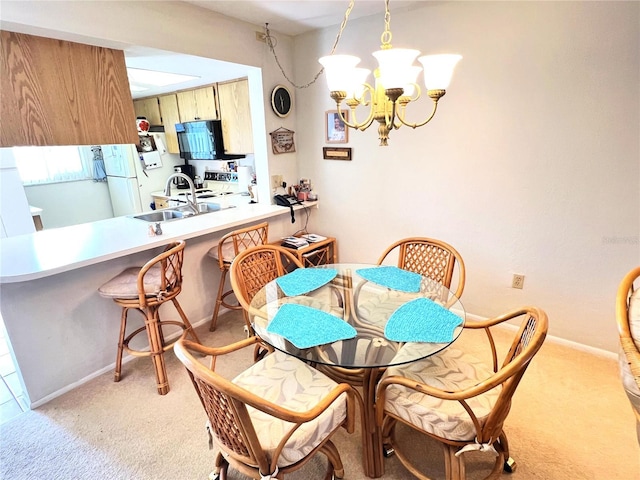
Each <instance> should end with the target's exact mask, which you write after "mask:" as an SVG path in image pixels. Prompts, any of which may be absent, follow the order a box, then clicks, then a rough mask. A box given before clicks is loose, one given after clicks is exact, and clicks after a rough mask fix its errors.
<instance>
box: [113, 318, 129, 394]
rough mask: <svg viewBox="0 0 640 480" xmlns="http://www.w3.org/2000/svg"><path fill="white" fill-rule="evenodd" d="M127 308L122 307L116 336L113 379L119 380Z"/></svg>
mask: <svg viewBox="0 0 640 480" xmlns="http://www.w3.org/2000/svg"><path fill="white" fill-rule="evenodd" d="M128 311H129V309H128V308H127V307H122V314H121V316H120V336H119V337H118V353H117V354H116V371H115V373H114V375H113V381H114V382H119V381H120V375H121V372H122V351H123V350H124V336H125V331H126V329H127V313H128Z"/></svg>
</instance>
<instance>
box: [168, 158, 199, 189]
mask: <svg viewBox="0 0 640 480" xmlns="http://www.w3.org/2000/svg"><path fill="white" fill-rule="evenodd" d="M173 170H174V171H175V172H180V173H184V174H185V175H187V176H188V177H189V178H190V179H191V180H193V178H194V177H195V169H194V168H193V165H187V164H186V163H185V164H184V165H176V166H175V167H174V168H173ZM173 184H174V185H175V186H176V188H179V189H186V188H189V183H188V182H187V181H186V180H185V179H184V178H181V177H176V178H174V179H173Z"/></svg>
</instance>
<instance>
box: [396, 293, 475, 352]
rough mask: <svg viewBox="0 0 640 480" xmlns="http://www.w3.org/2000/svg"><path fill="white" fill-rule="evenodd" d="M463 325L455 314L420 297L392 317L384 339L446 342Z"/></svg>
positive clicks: (403, 306) (406, 304) (450, 339)
mask: <svg viewBox="0 0 640 480" xmlns="http://www.w3.org/2000/svg"><path fill="white" fill-rule="evenodd" d="M460 324H462V319H461V318H460V317H458V316H457V315H456V314H455V313H453V312H450V311H449V310H447V309H446V308H444V307H442V306H440V305H438V304H437V303H435V302H434V301H433V300H429V299H428V298H416V299H415V300H411V301H409V302H407V303H405V304H404V305H402V306H401V307H400V308H398V309H397V310H396V311H395V312H393V313H392V314H391V317H389V321H388V322H387V325H386V327H385V329H384V336H385V337H387V338H388V339H389V340H394V341H396V342H429V343H446V342H451V341H452V340H453V331H454V329H455V328H456V327H457V326H458V325H460Z"/></svg>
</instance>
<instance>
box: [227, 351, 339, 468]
mask: <svg viewBox="0 0 640 480" xmlns="http://www.w3.org/2000/svg"><path fill="white" fill-rule="evenodd" d="M233 383H235V384H236V385H238V386H240V387H242V388H245V389H246V390H248V391H250V392H252V393H254V394H255V395H258V396H260V397H262V398H264V399H265V400H268V401H270V402H273V403H276V404H278V405H280V406H282V407H284V408H288V409H290V410H294V411H298V412H304V411H307V410H310V409H312V408H313V407H314V406H315V405H317V404H318V403H319V402H320V401H321V400H322V399H323V398H324V397H325V396H326V395H327V394H328V393H329V392H330V391H331V390H332V389H333V388H335V387H336V385H337V384H336V382H334V381H333V380H331V379H330V378H329V377H327V376H326V375H324V374H323V373H321V372H319V371H317V370H316V369H314V368H312V367H310V366H308V365H307V364H305V363H303V362H301V361H300V360H298V359H296V358H294V357H291V356H289V355H286V354H284V353H282V352H279V351H275V352H274V353H272V354H271V355H267V356H266V357H265V358H264V359H262V360H261V361H259V362H257V363H255V364H254V365H252V366H251V367H250V368H249V369H247V370H245V371H244V372H243V373H241V374H240V375H238V376H237V377H236V378H235V379H234V380H233ZM247 409H248V412H249V415H250V416H251V420H252V422H253V425H254V427H255V430H256V433H257V435H258V438H259V439H260V442H261V444H262V448H263V449H264V450H265V451H267V452H269V453H270V454H272V455H273V454H274V452H275V449H276V447H277V446H278V443H279V442H280V441H281V440H282V438H283V437H284V436H285V434H286V433H287V432H288V431H289V430H291V428H292V426H293V424H292V423H289V422H285V421H283V420H280V419H277V418H274V417H272V416H271V415H268V414H266V413H264V412H262V411H260V410H256V409H255V408H252V407H248V408H247ZM345 417H346V394H343V395H341V396H340V397H339V398H338V399H336V400H335V401H334V402H333V403H332V404H331V406H330V407H329V408H328V409H327V410H326V411H325V412H323V413H322V414H321V415H319V416H318V417H317V418H315V419H314V420H312V421H310V422H307V423H305V424H303V425H302V426H301V427H300V428H299V429H298V430H296V432H295V433H294V434H293V435H292V436H291V438H290V439H289V440H288V441H287V443H286V445H285V447H284V449H283V451H282V454H281V455H280V457H279V458H278V462H277V464H278V467H285V466H287V465H291V464H293V463H295V462H297V461H299V460H301V459H302V458H304V457H305V456H306V455H308V454H309V452H311V450H313V449H314V448H315V447H316V446H317V445H319V444H320V443H321V442H322V441H323V440H324V439H325V438H326V437H327V436H328V435H329V434H330V433H331V432H333V431H334V430H335V429H336V428H337V427H338V426H340V425H341V424H342V423H343V422H344V419H345Z"/></svg>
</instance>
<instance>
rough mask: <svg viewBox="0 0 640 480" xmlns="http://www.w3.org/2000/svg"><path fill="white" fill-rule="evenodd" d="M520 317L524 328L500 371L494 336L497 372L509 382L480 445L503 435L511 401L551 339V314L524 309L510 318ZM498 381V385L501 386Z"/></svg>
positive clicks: (521, 326) (493, 348)
mask: <svg viewBox="0 0 640 480" xmlns="http://www.w3.org/2000/svg"><path fill="white" fill-rule="evenodd" d="M518 316H520V318H521V319H522V323H521V324H520V329H519V330H518V333H517V334H516V336H515V337H514V340H513V342H512V344H511V348H510V349H509V351H508V353H507V354H506V356H505V358H504V361H503V363H502V366H501V367H500V369H499V370H496V365H497V363H498V359H497V356H496V352H495V347H493V338H492V337H491V336H490V337H489V338H490V339H491V343H492V351H493V356H494V371H500V372H501V373H502V374H503V375H504V377H505V380H504V381H503V382H502V384H501V385H502V390H501V391H500V395H499V396H498V400H497V401H496V405H495V406H494V408H493V410H492V412H491V413H490V414H489V416H488V417H487V419H486V421H485V424H484V426H483V428H482V438H480V437H479V438H478V440H479V441H480V443H483V442H487V441H489V440H490V439H492V438H493V439H495V438H498V436H499V435H500V433H501V432H502V429H503V426H504V421H505V420H506V418H507V415H508V413H509V410H510V408H511V399H512V397H513V395H514V394H515V392H516V389H517V388H518V385H519V384H520V380H521V379H522V376H523V375H524V373H525V371H526V370H527V367H528V366H529V363H530V362H531V360H532V359H533V357H534V356H535V355H536V353H538V351H539V350H540V347H542V344H543V343H544V339H545V337H546V336H547V330H548V319H547V315H546V314H545V313H544V312H543V311H541V310H539V309H536V308H524V309H522V310H521V311H520V312H519V315H518V314H514V315H512V316H510V317H509V318H510V319H513V318H517V317H518ZM500 323H502V322H500ZM499 384H500V383H499V382H495V386H497V385H499Z"/></svg>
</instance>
